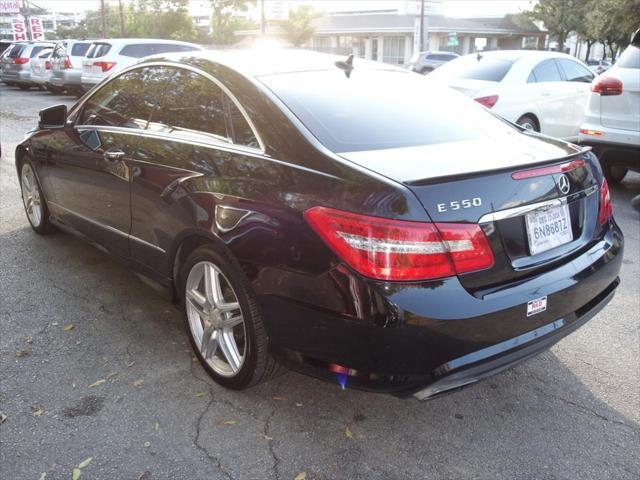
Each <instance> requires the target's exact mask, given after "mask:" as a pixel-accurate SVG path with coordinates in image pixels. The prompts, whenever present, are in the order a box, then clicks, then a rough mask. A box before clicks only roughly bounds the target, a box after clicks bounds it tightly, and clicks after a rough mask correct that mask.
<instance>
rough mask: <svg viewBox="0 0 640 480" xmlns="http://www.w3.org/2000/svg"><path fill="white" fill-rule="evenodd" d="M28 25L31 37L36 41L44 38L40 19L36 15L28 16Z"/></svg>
mask: <svg viewBox="0 0 640 480" xmlns="http://www.w3.org/2000/svg"><path fill="white" fill-rule="evenodd" d="M29 26H30V27H31V38H32V39H33V40H35V41H36V42H38V41H41V40H44V29H43V28H42V19H40V18H38V17H31V18H29Z"/></svg>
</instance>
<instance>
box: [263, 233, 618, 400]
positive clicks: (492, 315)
mask: <svg viewBox="0 0 640 480" xmlns="http://www.w3.org/2000/svg"><path fill="white" fill-rule="evenodd" d="M622 252H623V237H622V233H621V232H620V230H619V229H618V227H617V226H616V225H615V223H614V222H611V228H610V229H608V231H607V232H606V233H605V234H604V236H603V238H602V239H601V240H600V241H598V242H596V243H594V244H593V245H592V246H591V248H589V249H588V250H587V251H585V252H583V253H582V254H580V255H579V256H577V257H575V258H573V259H572V260H571V261H569V262H568V263H566V264H564V265H562V266H561V267H558V268H556V269H553V270H550V271H547V272H545V273H543V274H540V275H537V276H535V277H533V278H530V279H529V280H527V281H524V282H520V283H518V284H515V285H512V286H508V287H505V288H504V289H502V290H499V291H494V292H492V293H490V294H486V295H484V296H483V297H478V296H475V295H474V294H472V293H470V292H469V291H467V290H466V289H465V288H464V287H463V286H462V284H461V283H460V281H459V280H458V279H457V278H456V277H453V278H447V279H443V280H440V281H437V282H429V283H423V284H402V285H398V284H396V285H393V284H391V285H390V284H380V283H374V282H371V281H363V280H362V279H360V278H359V277H353V276H351V274H349V273H348V272H346V270H345V271H344V272H341V273H337V272H335V271H334V272H332V273H331V281H332V282H335V283H337V284H339V285H340V288H341V293H342V298H343V301H344V302H345V304H343V305H344V310H345V311H346V310H348V309H349V308H348V306H347V305H346V303H351V304H352V305H351V306H353V307H354V308H353V309H352V312H351V314H350V315H346V314H342V315H338V314H336V313H333V312H330V311H328V310H327V309H326V308H325V309H320V308H317V307H311V306H310V305H308V304H304V303H303V302H301V301H299V300H300V299H298V301H292V300H291V299H285V298H282V296H275V295H262V296H261V297H260V303H261V309H262V311H263V316H264V318H265V322H266V325H267V332H268V334H269V336H270V341H271V349H272V351H273V353H274V354H275V355H277V356H278V357H279V358H280V359H281V360H282V361H283V362H284V363H286V364H287V365H288V366H290V367H291V368H293V369H297V370H301V371H303V372H305V373H308V374H311V375H313V376H316V377H319V378H323V379H326V380H330V381H335V380H336V376H335V375H334V373H332V371H331V370H330V365H331V364H337V365H340V366H343V367H345V370H346V369H348V374H345V375H344V378H342V379H341V380H340V381H341V382H342V381H346V383H347V385H348V386H350V387H353V388H359V389H364V390H372V391H380V392H387V393H392V394H395V395H408V394H413V393H415V392H421V393H419V396H420V397H421V398H428V397H431V396H434V395H437V394H438V393H441V392H443V391H445V390H450V389H452V388H457V387H459V386H462V385H464V384H467V383H472V382H475V381H477V380H479V379H480V378H484V377H486V376H489V375H493V374H495V373H498V372H500V371H502V370H504V369H506V368H509V367H511V366H512V365H515V364H517V363H519V362H521V361H524V360H526V359H528V358H530V357H531V356H533V355H535V354H537V353H539V352H540V351H543V350H544V349H546V348H548V347H549V346H551V345H553V344H554V343H555V342H557V341H558V340H560V339H561V338H563V337H564V336H566V335H568V334H569V333H571V332H572V331H573V330H575V329H576V328H578V327H579V326H580V325H582V324H584V323H585V322H587V321H588V320H589V319H590V318H592V317H593V316H594V315H595V314H596V313H597V312H598V311H599V310H600V309H602V308H603V307H604V306H605V305H606V303H607V302H608V301H609V300H610V299H611V298H612V296H613V294H614V292H615V289H616V287H617V285H618V283H619V280H618V272H619V270H620V266H621V262H622ZM341 274H344V275H345V276H344V277H343V278H340V275H341ZM315 282H316V283H317V289H318V290H319V291H320V293H321V295H322V296H326V295H329V294H330V292H329V290H328V289H329V288H330V287H329V284H328V283H327V284H324V281H323V280H320V279H315ZM295 287H297V288H298V290H300V289H302V288H304V286H303V283H302V281H301V279H297V285H296V286H295ZM542 296H547V310H546V311H545V312H542V313H540V314H537V315H533V316H531V317H527V316H526V306H527V302H528V301H530V300H533V299H536V298H539V297H542ZM334 371H335V369H334Z"/></svg>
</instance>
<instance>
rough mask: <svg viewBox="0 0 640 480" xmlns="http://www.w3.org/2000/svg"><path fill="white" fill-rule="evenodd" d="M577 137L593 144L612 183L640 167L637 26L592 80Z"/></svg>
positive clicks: (638, 40)
mask: <svg viewBox="0 0 640 480" xmlns="http://www.w3.org/2000/svg"><path fill="white" fill-rule="evenodd" d="M578 141H579V143H581V144H582V145H590V146H592V147H593V150H594V152H595V154H596V155H597V156H598V158H599V159H600V163H601V164H602V167H603V169H604V172H605V174H606V175H607V177H608V178H609V180H610V181H612V182H614V183H618V182H621V181H622V179H623V178H624V176H625V175H626V174H627V171H628V170H635V171H640V30H638V31H636V33H635V34H634V35H633V37H632V38H631V44H630V45H629V46H628V47H627V49H626V50H625V51H624V52H623V53H622V55H620V58H618V61H617V62H616V63H615V64H614V65H613V66H612V67H611V68H610V69H609V70H607V71H606V72H605V73H603V74H602V75H600V76H598V77H597V78H596V79H595V80H594V81H593V83H592V84H591V93H590V94H589V100H588V102H587V107H586V111H585V118H584V121H583V123H582V126H581V127H580V137H579V139H578Z"/></svg>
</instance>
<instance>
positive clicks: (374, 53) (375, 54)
mask: <svg viewBox="0 0 640 480" xmlns="http://www.w3.org/2000/svg"><path fill="white" fill-rule="evenodd" d="M371 60H374V61H376V60H378V39H377V38H372V39H371Z"/></svg>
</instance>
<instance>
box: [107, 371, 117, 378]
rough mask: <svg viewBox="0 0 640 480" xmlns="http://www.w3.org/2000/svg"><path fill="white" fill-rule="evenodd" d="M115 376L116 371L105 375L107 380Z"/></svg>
mask: <svg viewBox="0 0 640 480" xmlns="http://www.w3.org/2000/svg"><path fill="white" fill-rule="evenodd" d="M116 376H118V372H111V373H110V374H109V375H107V380H109V379H110V378H113V377H116Z"/></svg>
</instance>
